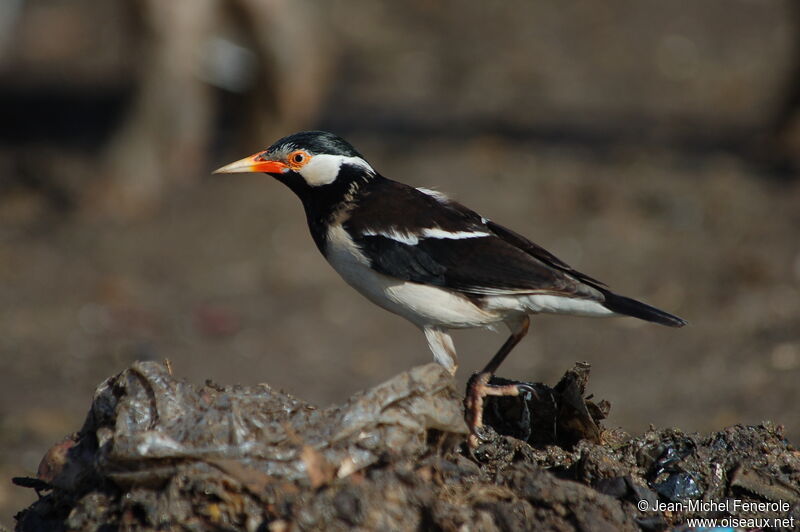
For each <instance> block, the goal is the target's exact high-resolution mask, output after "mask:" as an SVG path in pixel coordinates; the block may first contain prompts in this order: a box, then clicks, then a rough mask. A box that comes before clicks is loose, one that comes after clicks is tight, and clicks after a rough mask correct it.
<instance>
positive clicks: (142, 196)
mask: <svg viewBox="0 0 800 532" xmlns="http://www.w3.org/2000/svg"><path fill="white" fill-rule="evenodd" d="M219 1H220V0H170V1H169V2H164V1H163V0H143V1H141V2H139V3H138V4H139V5H140V6H141V9H142V11H143V16H142V19H143V21H144V25H145V31H146V32H147V34H146V36H145V38H144V39H143V47H144V50H143V59H142V61H141V63H140V65H139V74H138V76H137V77H138V80H139V85H138V87H137V93H136V95H135V96H134V101H133V103H132V105H131V108H130V110H129V112H128V116H127V118H126V119H125V121H124V123H123V124H122V126H121V127H120V129H119V130H118V131H117V132H116V134H115V136H114V138H113V139H112V140H111V141H110V144H109V146H108V148H107V152H106V155H105V175H102V176H100V177H101V182H99V183H97V185H98V188H97V189H95V191H94V192H95V194H93V195H92V196H90V197H89V201H90V202H92V201H95V202H97V204H90V205H88V207H89V208H90V209H96V210H99V211H101V212H103V213H104V214H108V215H112V216H114V217H121V218H130V217H137V216H141V215H146V214H148V213H150V212H152V211H153V210H154V209H155V208H156V207H157V206H158V203H159V200H160V198H161V196H162V194H163V192H164V191H165V190H166V189H168V188H171V187H174V186H175V185H185V184H187V183H191V182H192V181H194V180H196V179H197V177H198V176H199V175H200V174H201V173H202V171H203V170H204V168H205V166H206V164H207V160H206V157H207V151H208V146H209V141H210V138H211V126H212V118H213V115H212V105H211V101H210V100H211V93H210V90H211V89H210V87H209V86H208V85H207V84H206V83H204V82H203V81H201V80H200V78H199V77H198V75H197V72H198V69H199V67H198V63H199V61H200V59H201V50H203V45H204V43H205V42H206V41H207V39H208V37H209V35H210V33H211V32H212V30H213V26H214V23H215V18H216V15H217V13H218V4H219Z"/></svg>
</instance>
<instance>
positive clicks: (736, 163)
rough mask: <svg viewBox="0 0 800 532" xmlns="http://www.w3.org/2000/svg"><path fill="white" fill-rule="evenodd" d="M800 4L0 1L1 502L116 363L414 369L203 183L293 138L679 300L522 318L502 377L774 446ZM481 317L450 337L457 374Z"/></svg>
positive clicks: (397, 340) (293, 213) (796, 316)
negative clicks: (586, 367)
mask: <svg viewBox="0 0 800 532" xmlns="http://www.w3.org/2000/svg"><path fill="white" fill-rule="evenodd" d="M799 6H800V4H798V3H797V2H795V1H793V0H703V1H702V2H663V1H661V0H608V1H606V2H592V1H588V0H585V1H584V0H569V1H564V2H556V3H553V2H531V1H523V0H504V1H502V2H501V1H473V2H463V1H462V2H457V1H455V0H438V1H436V0H409V1H405V2H392V3H390V2H374V1H371V0H334V1H323V0H304V1H300V0H291V1H290V0H171V1H170V2H162V1H159V0H137V1H134V0H104V1H102V2H100V1H97V0H3V2H0V524H2V525H6V526H10V525H11V524H12V515H13V513H14V511H15V510H19V509H21V508H22V507H23V506H24V505H26V504H27V503H28V502H30V500H31V499H32V498H33V497H34V495H33V494H32V493H29V491H30V490H23V489H21V488H16V487H14V486H12V485H11V484H10V481H9V479H10V477H12V476H34V475H35V473H36V468H37V465H38V462H39V459H40V458H41V457H42V455H43V454H44V452H45V451H46V450H47V449H48V448H49V447H50V445H51V444H53V443H54V442H56V441H58V440H60V439H61V438H62V437H63V436H64V435H65V434H67V433H69V432H71V431H74V430H77V429H79V428H80V425H81V423H82V420H83V417H84V416H85V413H86V411H87V409H88V407H89V405H90V402H91V399H92V394H93V391H94V389H95V387H96V386H97V385H98V384H99V383H100V382H101V381H102V380H103V379H105V378H106V377H109V376H111V375H113V374H116V373H117V372H119V371H121V370H123V369H124V368H126V367H127V366H128V365H129V364H131V362H133V361H134V360H141V359H151V360H163V359H164V358H169V359H170V360H171V361H172V364H173V366H174V371H175V373H176V374H177V375H178V376H180V377H183V378H186V379H188V380H190V381H192V382H196V383H202V382H203V381H204V380H205V379H213V380H214V381H217V382H220V383H242V384H255V383H260V382H267V383H269V384H271V385H272V386H274V387H278V388H283V389H285V390H287V391H289V392H291V393H293V394H295V395H297V396H299V397H301V398H303V399H306V400H309V401H312V402H314V403H317V404H320V405H325V404H328V403H330V402H337V401H343V400H344V399H346V398H347V397H348V396H349V395H351V394H352V393H353V392H355V391H357V390H360V389H364V388H367V387H370V386H373V385H376V384H378V383H380V382H382V381H384V380H386V379H388V378H390V377H391V376H393V375H394V374H396V373H398V372H400V371H402V370H404V369H407V368H409V367H410V366H413V365H416V364H423V363H427V362H429V361H430V360H431V355H430V354H429V352H428V350H427V347H426V345H425V341H424V338H423V335H422V334H421V333H420V332H419V331H417V330H416V329H415V328H414V327H413V326H411V325H410V324H408V323H406V322H405V321H403V320H402V319H400V318H397V317H395V316H392V315H390V314H388V313H386V312H384V311H381V310H377V309H376V307H374V306H372V305H371V304H370V303H368V302H367V301H366V300H364V299H363V298H362V297H361V296H359V295H358V294H356V293H355V292H354V291H353V290H352V289H350V288H349V287H347V286H346V285H345V284H344V282H343V281H341V280H340V279H339V278H338V276H337V275H336V274H335V273H334V272H333V271H332V270H331V268H330V267H329V266H328V265H327V264H326V263H325V262H324V260H323V259H322V258H321V257H320V256H319V255H318V252H317V250H316V249H315V247H314V245H313V243H312V242H311V239H310V237H309V236H308V234H307V229H306V225H305V220H304V216H303V214H302V210H301V207H300V205H299V202H297V200H296V198H295V197H294V196H293V195H292V194H291V193H290V192H289V191H288V190H287V189H285V188H284V187H282V186H281V185H280V184H278V183H276V182H274V181H273V180H271V179H270V178H268V177H266V176H261V175H226V176H211V175H209V173H210V171H211V170H213V169H214V168H216V167H218V166H220V165H222V164H225V163H228V162H230V161H232V160H234V159H238V158H240V157H243V156H245V155H249V154H251V153H253V152H255V151H257V150H259V149H261V148H264V147H266V146H268V145H269V144H271V143H272V142H273V141H274V140H275V139H277V138H278V137H280V136H284V135H286V134H289V133H292V132H294V131H297V130H301V129H311V128H313V129H326V130H331V131H334V132H336V133H338V134H340V135H342V136H344V137H345V138H347V139H348V140H350V141H351V142H352V143H353V144H354V145H355V146H356V147H357V148H358V149H359V150H360V151H361V152H362V153H363V154H364V155H365V156H366V157H367V159H368V160H369V161H370V162H371V163H372V165H373V166H374V167H375V168H376V169H378V170H379V171H380V172H381V173H383V174H384V175H386V176H387V177H391V178H395V179H398V180H400V181H404V182H407V183H409V184H412V185H415V186H426V187H433V188H437V189H438V190H441V191H443V192H445V193H448V194H450V195H451V196H452V197H454V198H456V199H458V200H460V201H462V202H464V203H466V204H467V205H469V206H471V207H473V208H475V209H476V210H478V211H479V212H481V213H482V214H484V215H486V216H488V217H491V218H492V219H494V220H496V221H498V222H500V223H502V224H504V225H508V226H510V227H512V228H514V229H515V230H517V231H519V232H520V233H522V234H525V235H527V236H529V237H530V238H532V239H533V240H534V241H536V242H537V243H539V244H541V245H543V246H545V247H546V248H548V249H549V250H551V251H553V252H554V253H555V254H556V255H557V256H559V257H560V258H562V259H563V260H565V261H567V262H568V263H570V264H571V265H573V266H574V267H576V268H577V269H579V270H581V271H585V272H587V273H588V274H590V275H592V276H595V277H598V278H600V279H602V280H604V281H606V282H607V283H608V284H609V285H610V286H611V287H612V288H614V289H615V290H616V291H618V292H621V293H623V294H626V295H629V296H634V297H637V298H640V299H643V300H645V301H648V302H650V303H652V304H655V305H657V306H659V307H661V308H664V309H666V310H668V311H670V312H674V313H676V314H678V315H680V316H682V317H684V318H686V319H688V320H689V322H690V325H689V326H688V327H686V328H684V329H681V330H672V329H667V328H662V327H657V326H653V325H649V324H646V323H641V322H637V321H635V320H587V319H578V318H561V317H546V316H545V317H540V318H538V319H535V320H534V322H533V327H532V331H531V334H530V335H529V336H528V338H527V339H526V340H525V341H524V342H523V343H522V344H521V345H520V346H519V347H518V348H517V349H516V350H515V351H514V352H513V353H512V355H511V356H510V357H509V359H508V360H507V362H506V363H505V364H504V365H503V367H502V369H501V372H500V374H501V375H502V376H505V377H512V378H517V379H523V380H536V381H543V382H549V383H551V384H552V383H554V382H555V380H556V379H558V378H559V377H560V376H561V374H562V373H563V372H564V371H565V370H566V369H568V368H570V367H571V366H572V364H573V362H574V361H576V360H586V361H589V362H590V363H591V364H592V366H593V372H592V381H591V384H590V390H591V391H592V392H594V394H595V396H596V397H598V398H605V399H608V400H610V401H611V404H612V409H611V416H610V419H609V420H608V423H607V425H609V426H621V427H622V428H624V429H625V430H627V431H630V432H634V433H638V432H642V431H644V430H645V429H647V427H648V426H649V425H650V424H653V425H656V426H658V427H665V426H672V425H674V426H678V427H680V428H682V429H684V430H688V431H712V430H718V429H721V428H723V427H725V426H727V425H731V424H735V423H745V424H748V423H749V424H753V423H758V422H760V421H761V420H764V419H771V420H774V421H775V422H776V423H782V424H785V425H786V428H787V434H788V435H789V437H790V439H792V440H793V441H795V442H797V441H799V440H800V425H798V420H799V419H800V406H798V405H800V389H798V385H797V383H798V382H800V237H798V232H800V180H798V179H797V178H798V175H799V174H800V171H799V169H800V7H799ZM504 339H505V337H504V334H503V335H500V334H493V333H491V332H488V331H466V332H456V333H455V340H456V345H457V347H459V356H460V367H461V371H460V373H459V378H460V379H461V382H462V383H463V382H464V380H465V379H466V377H467V376H468V375H469V373H470V372H472V371H474V370H476V369H479V368H480V367H482V365H483V364H484V363H485V362H486V361H487V360H488V358H489V357H490V356H491V355H492V354H493V353H494V351H495V350H496V349H497V347H498V346H499V345H500V344H501V343H502V342H503V340H504Z"/></svg>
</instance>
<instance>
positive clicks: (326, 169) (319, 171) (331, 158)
mask: <svg viewBox="0 0 800 532" xmlns="http://www.w3.org/2000/svg"><path fill="white" fill-rule="evenodd" d="M342 164H348V165H350V166H359V167H361V168H363V169H364V170H366V171H367V172H369V173H375V172H374V170H373V169H372V167H371V166H370V165H369V163H367V161H365V160H364V159H362V158H361V157H344V156H342V155H329V154H325V153H322V154H320V155H314V156H313V157H311V160H310V161H308V164H306V165H305V166H303V167H302V168H300V170H298V173H299V174H300V175H301V176H302V177H303V179H304V180H305V182H306V183H308V184H309V185H311V186H312V187H319V186H322V185H329V184H331V183H333V182H334V181H336V178H337V177H339V169H340V168H341V167H342Z"/></svg>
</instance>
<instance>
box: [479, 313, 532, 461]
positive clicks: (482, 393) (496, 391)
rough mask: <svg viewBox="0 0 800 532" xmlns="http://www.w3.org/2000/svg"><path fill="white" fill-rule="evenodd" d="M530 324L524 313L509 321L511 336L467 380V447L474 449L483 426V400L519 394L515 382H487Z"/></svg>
mask: <svg viewBox="0 0 800 532" xmlns="http://www.w3.org/2000/svg"><path fill="white" fill-rule="evenodd" d="M530 324H531V320H530V318H529V317H528V316H527V315H525V316H524V317H523V318H521V319H520V320H519V321H517V322H513V323H509V324H508V325H509V328H510V329H511V336H509V337H508V340H506V341H505V343H504V344H503V346H502V347H501V348H500V350H499V351H497V353H496V354H495V355H494V356H493V357H492V359H491V360H490V361H489V363H488V364H486V367H485V368H483V371H481V372H480V373H474V374H473V375H472V377H470V379H469V382H467V396H466V397H465V398H464V409H465V410H466V412H465V414H466V418H467V425H468V426H469V439H468V440H467V443H468V444H469V447H470V448H472V449H474V448H475V447H477V446H478V439H479V437H478V429H480V428H481V427H482V426H483V401H484V398H485V397H487V396H489V395H495V396H509V395H510V396H517V395H519V394H520V387H519V386H518V385H516V384H508V385H505V386H500V385H496V384H489V379H491V378H492V376H493V375H494V373H495V371H497V368H499V367H500V364H502V363H503V360H505V358H506V356H508V354H509V353H510V352H511V350H512V349H514V347H515V346H516V345H517V344H518V343H519V342H520V340H522V339H523V338H524V337H525V335H526V334H527V333H528V327H529V326H530Z"/></svg>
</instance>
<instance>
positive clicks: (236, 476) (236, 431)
mask: <svg viewBox="0 0 800 532" xmlns="http://www.w3.org/2000/svg"><path fill="white" fill-rule="evenodd" d="M588 378H589V367H588V365H586V364H582V363H578V364H576V366H575V367H574V368H573V369H572V370H570V371H568V372H567V373H566V374H565V376H564V377H563V378H562V380H561V381H560V382H559V383H558V384H557V385H556V386H554V387H549V386H547V385H544V384H541V383H518V384H525V385H526V387H525V389H527V390H529V392H527V393H524V394H522V395H520V396H519V397H516V398H505V397H504V398H496V399H495V398H491V399H489V401H488V403H487V409H486V416H485V421H486V423H487V425H488V426H489V427H492V428H489V429H487V430H486V431H485V433H484V434H483V437H484V439H483V441H482V443H481V444H480V445H479V446H478V448H477V449H475V450H472V451H471V450H469V449H467V447H466V444H465V442H466V433H467V429H466V426H465V424H464V421H463V412H462V405H461V401H462V396H461V394H460V393H459V392H458V391H457V390H456V388H455V385H454V381H453V380H452V378H451V377H450V376H449V374H448V373H447V372H446V371H445V370H444V369H443V368H441V367H440V366H438V365H436V364H428V365H425V366H420V367H416V368H413V369H411V370H409V371H407V372H405V373H402V374H400V375H398V376H397V377H395V378H393V379H391V380H389V381H387V382H386V383H384V384H381V385H379V386H377V387H375V388H373V389H371V390H368V391H365V392H361V393H359V394H356V395H355V396H354V397H352V398H351V399H350V400H348V401H347V402H346V403H344V404H342V405H337V406H331V407H327V408H316V407H314V406H312V405H310V404H308V403H306V402H304V401H302V400H301V399H298V398H295V397H293V396H291V395H288V394H286V393H284V392H281V391H278V390H275V389H273V388H271V387H270V386H268V385H259V386H248V387H245V386H220V385H217V384H214V383H212V382H206V383H205V384H204V385H202V386H197V385H192V384H189V383H186V382H184V381H181V380H180V379H178V378H175V377H173V376H172V374H171V371H168V369H167V368H165V367H164V366H162V365H160V364H157V363H154V362H138V363H135V364H133V365H132V366H131V367H130V368H129V369H127V370H125V371H123V372H122V373H120V374H119V375H117V376H115V377H112V378H109V379H107V380H106V381H105V382H104V383H102V384H101V385H100V386H99V387H98V389H97V391H96V392H95V396H94V400H93V402H92V405H91V408H90V410H89V414H88V416H87V418H86V421H85V423H84V425H83V427H82V428H81V429H80V430H79V431H78V432H76V433H75V434H72V435H70V436H68V437H67V438H65V439H64V440H63V441H61V442H59V443H57V444H55V445H54V446H53V448H51V449H50V450H49V451H48V452H47V453H46V455H45V456H44V458H43V459H42V464H41V465H40V468H39V472H38V475H37V478H17V479H14V482H15V483H16V484H17V485H18V486H20V487H25V488H32V489H35V490H37V493H38V494H39V500H38V501H37V502H35V503H34V504H32V505H31V506H30V507H29V508H27V509H25V510H22V511H20V512H19V513H18V514H17V516H16V519H17V525H16V529H17V530H18V531H21V532H32V531H40V530H48V531H50V530H56V531H59V530H64V531H66V530H81V531H101V530H109V529H117V528H120V529H124V530H137V531H139V530H141V531H151V530H152V531H155V530H162V531H163V530H170V531H171V530H174V531H205V530H246V531H281V530H321V529H325V530H351V529H354V528H358V529H362V530H379V529H384V530H459V529H465V530H489V531H492V530H531V529H548V530H564V531H568V530H585V531H594V530H598V531H599V530H664V529H672V528H676V527H680V526H683V525H685V524H686V523H687V520H688V519H690V518H694V517H699V518H713V517H717V518H720V519H721V518H725V517H736V518H740V519H751V520H753V521H751V522H752V523H754V524H758V525H760V524H762V523H760V522H756V521H755V519H764V518H775V519H781V521H771V522H770V525H769V526H772V527H773V528H774V529H795V530H800V452H798V451H797V450H796V449H795V448H794V447H792V445H791V444H790V443H789V442H787V441H786V439H785V438H784V437H783V436H782V432H781V427H779V426H774V425H773V424H771V423H769V422H764V423H763V424H761V425H759V426H748V427H746V426H734V427H730V428H727V429H725V430H722V431H720V432H717V433H714V434H711V435H709V436H701V435H697V434H685V433H683V432H681V431H680V430H678V429H661V430H656V429H652V428H651V429H650V430H648V431H647V432H646V433H644V434H643V435H641V436H638V437H632V436H630V435H628V434H626V433H624V432H622V431H620V430H615V429H606V428H604V427H603V426H602V424H601V421H602V419H604V418H605V417H606V416H607V414H608V411H609V408H610V406H609V404H608V403H607V402H605V401H600V402H597V403H595V402H593V401H592V400H591V396H590V397H588V398H587V397H586V396H585V394H586V389H587V384H588ZM497 382H499V383H510V382H516V381H510V380H507V379H498V381H497ZM748 505H749V506H748ZM742 523H748V522H745V521H743V522H742ZM753 528H755V527H753ZM767 529H769V527H768V528H767Z"/></svg>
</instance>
